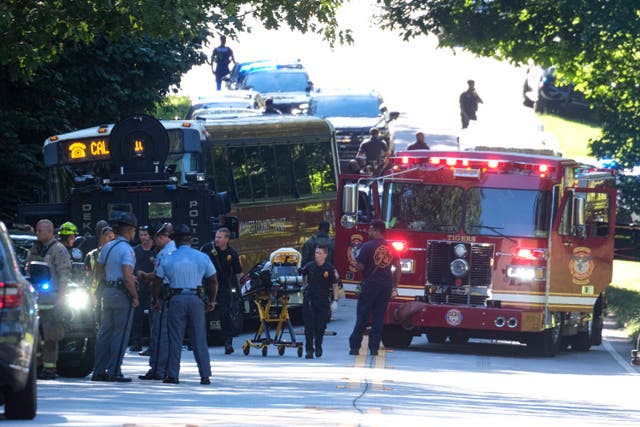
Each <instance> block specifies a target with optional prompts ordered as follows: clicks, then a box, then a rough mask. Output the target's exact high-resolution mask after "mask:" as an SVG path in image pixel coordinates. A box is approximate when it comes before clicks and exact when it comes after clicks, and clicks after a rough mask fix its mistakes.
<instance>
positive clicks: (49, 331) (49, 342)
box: [40, 309, 64, 369]
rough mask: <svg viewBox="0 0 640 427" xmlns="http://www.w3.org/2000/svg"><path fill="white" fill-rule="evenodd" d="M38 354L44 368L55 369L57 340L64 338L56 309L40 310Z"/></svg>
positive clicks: (62, 327)
mask: <svg viewBox="0 0 640 427" xmlns="http://www.w3.org/2000/svg"><path fill="white" fill-rule="evenodd" d="M40 326H41V327H40V331H41V334H40V354H41V359H42V367H43V368H44V369H55V368H56V364H57V363H58V341H60V340H61V339H63V338H64V324H63V323H62V321H61V320H60V316H59V313H57V312H56V309H50V310H41V311H40Z"/></svg>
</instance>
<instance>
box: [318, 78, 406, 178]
mask: <svg viewBox="0 0 640 427" xmlns="http://www.w3.org/2000/svg"><path fill="white" fill-rule="evenodd" d="M308 114H309V115H312V116H316V117H321V118H323V119H326V120H328V121H329V122H331V124H332V125H333V127H334V128H335V131H336V140H337V142H338V155H339V158H340V168H341V169H342V170H345V168H346V167H347V164H348V163H349V160H351V159H353V158H355V155H356V153H357V152H358V148H359V147H360V143H362V141H363V140H364V139H365V138H367V137H368V136H369V131H370V130H371V128H374V127H375V128H378V130H379V131H380V136H381V137H382V138H383V139H384V140H385V141H386V142H387V144H388V145H389V151H390V152H393V149H394V143H393V142H394V141H393V140H394V137H393V132H392V130H391V129H390V127H389V124H390V123H391V122H392V121H393V120H395V119H397V118H398V117H399V116H400V113H399V112H397V111H389V109H388V108H387V106H386V105H385V103H384V99H383V98H382V96H381V95H380V93H378V92H377V91H357V90H334V91H328V92H324V91H323V92H318V93H315V94H313V96H312V97H311V100H310V101H309V110H308Z"/></svg>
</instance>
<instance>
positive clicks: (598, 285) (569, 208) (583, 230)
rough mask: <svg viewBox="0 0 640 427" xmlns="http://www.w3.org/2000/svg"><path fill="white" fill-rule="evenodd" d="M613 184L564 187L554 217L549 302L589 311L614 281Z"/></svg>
mask: <svg viewBox="0 0 640 427" xmlns="http://www.w3.org/2000/svg"><path fill="white" fill-rule="evenodd" d="M615 201H616V196H615V189H610V188H605V189H582V188H578V189H566V190H565V193H564V195H563V198H562V201H561V202H560V206H559V209H558V211H557V215H556V217H555V218H554V222H553V228H552V232H551V238H550V253H549V265H548V266H549V269H550V271H549V275H548V278H549V300H548V303H549V307H550V309H552V310H553V309H556V310H562V311H587V312H590V311H591V308H592V307H593V304H594V303H595V300H596V298H597V297H598V295H599V294H600V293H601V292H602V291H603V290H604V289H605V288H606V286H607V285H608V284H609V283H610V282H611V274H612V266H613V244H614V234H615Z"/></svg>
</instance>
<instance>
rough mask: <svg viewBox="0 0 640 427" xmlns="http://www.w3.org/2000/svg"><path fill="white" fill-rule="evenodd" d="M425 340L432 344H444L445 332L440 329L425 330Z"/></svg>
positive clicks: (445, 339)
mask: <svg viewBox="0 0 640 427" xmlns="http://www.w3.org/2000/svg"><path fill="white" fill-rule="evenodd" d="M427 341H429V342H430V343H432V344H444V343H445V341H447V334H445V333H444V332H441V331H430V332H427Z"/></svg>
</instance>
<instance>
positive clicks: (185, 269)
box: [154, 224, 218, 385]
mask: <svg viewBox="0 0 640 427" xmlns="http://www.w3.org/2000/svg"><path fill="white" fill-rule="evenodd" d="M173 235H174V239H175V241H176V244H177V247H178V248H177V249H176V250H175V252H173V253H172V254H171V255H169V256H168V257H165V258H163V259H162V261H161V262H160V266H159V267H158V269H157V270H156V275H157V276H158V278H162V279H166V280H167V281H168V282H169V292H170V295H171V296H170V304H169V320H168V323H169V365H168V367H167V377H166V378H165V379H164V380H163V381H162V382H163V383H167V384H178V383H179V382H180V381H179V379H178V378H179V375H180V355H181V353H182V341H183V340H184V335H185V332H187V330H188V332H189V338H190V339H191V343H192V345H193V355H194V358H195V360H196V363H197V364H198V372H199V373H200V384H204V385H206V384H211V381H210V379H209V377H211V361H210V359H209V347H208V345H207V331H206V328H205V312H207V311H212V310H213V309H214V308H215V305H216V302H215V301H216V294H217V292H218V281H217V279H216V269H215V267H214V266H213V263H212V262H211V260H210V259H209V257H208V256H207V255H205V254H204V253H202V252H200V251H197V250H195V249H193V248H191V229H190V228H189V226H188V225H186V224H180V225H179V226H178V227H176V229H175V232H174V234H173ZM203 280H204V283H205V285H206V287H207V289H208V292H207V293H206V294H207V300H206V303H205V302H204V299H203V296H204V295H205V290H204V289H203V288H202V282H203ZM157 284H158V282H156V287H154V293H156V294H157V292H159V290H158V288H157Z"/></svg>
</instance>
